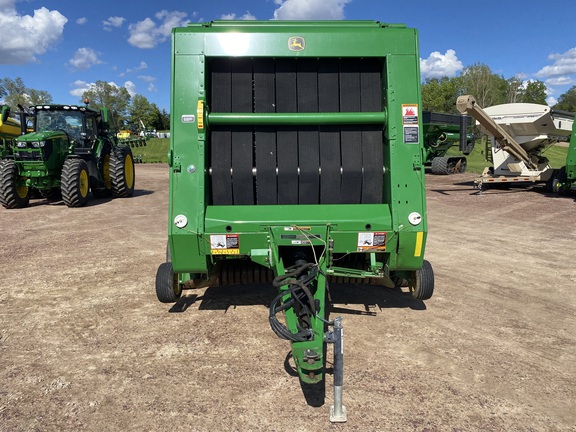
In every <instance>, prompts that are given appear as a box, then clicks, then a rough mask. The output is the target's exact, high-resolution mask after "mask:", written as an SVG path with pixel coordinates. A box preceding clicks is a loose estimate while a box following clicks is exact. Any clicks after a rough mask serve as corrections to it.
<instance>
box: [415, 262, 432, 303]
mask: <svg viewBox="0 0 576 432" xmlns="http://www.w3.org/2000/svg"><path fill="white" fill-rule="evenodd" d="M414 279H415V280H414V281H413V283H412V286H411V287H410V291H411V294H412V297H413V298H414V299H416V300H428V299H430V297H432V294H434V271H433V270H432V265H431V264H430V262H428V261H426V260H424V262H423V263H422V268H421V269H420V270H417V271H416V272H415V278H414Z"/></svg>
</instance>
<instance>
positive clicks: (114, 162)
mask: <svg viewBox="0 0 576 432" xmlns="http://www.w3.org/2000/svg"><path fill="white" fill-rule="evenodd" d="M110 178H111V180H112V194H113V195H114V197H116V198H128V197H131V196H132V195H133V194H134V180H135V171H134V158H133V156H132V150H130V147H128V146H125V145H122V146H120V147H118V148H117V149H116V150H115V151H114V153H113V154H112V156H111V157H110Z"/></svg>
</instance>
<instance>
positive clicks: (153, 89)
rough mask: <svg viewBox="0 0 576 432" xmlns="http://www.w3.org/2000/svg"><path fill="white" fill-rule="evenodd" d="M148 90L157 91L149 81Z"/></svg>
mask: <svg viewBox="0 0 576 432" xmlns="http://www.w3.org/2000/svg"><path fill="white" fill-rule="evenodd" d="M148 91H149V92H156V91H158V88H157V87H156V86H155V85H154V84H153V83H150V84H148Z"/></svg>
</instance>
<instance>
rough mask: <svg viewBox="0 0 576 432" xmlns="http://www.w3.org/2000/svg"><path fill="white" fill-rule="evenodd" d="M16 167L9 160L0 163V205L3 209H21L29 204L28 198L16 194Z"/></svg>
mask: <svg viewBox="0 0 576 432" xmlns="http://www.w3.org/2000/svg"><path fill="white" fill-rule="evenodd" d="M17 176H18V167H17V166H16V163H15V162H14V161H13V160H11V159H5V160H2V161H0V203H1V204H2V206H3V207H4V208H7V209H15V208H23V207H26V206H27V205H28V203H29V202H30V196H29V194H28V196H26V198H22V197H21V196H19V195H18V193H17V192H16V177H17Z"/></svg>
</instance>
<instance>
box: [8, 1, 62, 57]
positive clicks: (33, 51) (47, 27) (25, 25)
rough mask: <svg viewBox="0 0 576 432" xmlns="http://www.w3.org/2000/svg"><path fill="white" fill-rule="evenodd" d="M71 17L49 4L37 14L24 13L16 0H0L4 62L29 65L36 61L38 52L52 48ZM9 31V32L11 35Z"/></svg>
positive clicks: (35, 12) (41, 52)
mask: <svg viewBox="0 0 576 432" xmlns="http://www.w3.org/2000/svg"><path fill="white" fill-rule="evenodd" d="M67 22H68V18H66V17H65V16H64V15H62V14H61V13H60V12H58V11H56V10H54V11H50V10H48V9H46V8H45V7H41V8H40V9H36V10H35V11H34V15H33V16H30V15H20V14H19V13H18V12H17V11H16V7H15V0H0V28H2V29H5V30H8V29H9V32H8V31H3V32H2V34H3V38H2V42H1V43H0V64H25V63H30V62H33V61H36V60H37V59H36V55H40V54H44V53H45V52H46V51H47V50H49V49H50V48H52V47H53V46H54V45H56V43H58V41H59V40H60V38H61V37H62V33H63V31H64V25H65V24H66V23H67ZM8 33H9V34H8Z"/></svg>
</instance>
